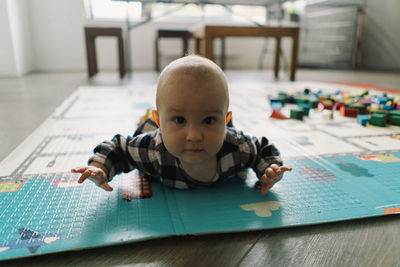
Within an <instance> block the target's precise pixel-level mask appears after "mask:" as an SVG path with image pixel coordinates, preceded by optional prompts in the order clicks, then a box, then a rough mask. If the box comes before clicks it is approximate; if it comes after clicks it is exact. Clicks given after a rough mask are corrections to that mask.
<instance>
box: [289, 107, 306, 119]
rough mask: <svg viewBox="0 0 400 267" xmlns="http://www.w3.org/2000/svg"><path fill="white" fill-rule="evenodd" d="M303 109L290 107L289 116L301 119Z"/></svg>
mask: <svg viewBox="0 0 400 267" xmlns="http://www.w3.org/2000/svg"><path fill="white" fill-rule="evenodd" d="M303 116H304V110H302V109H291V110H290V118H291V119H295V120H303Z"/></svg>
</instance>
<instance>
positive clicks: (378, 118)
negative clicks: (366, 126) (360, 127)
mask: <svg viewBox="0 0 400 267" xmlns="http://www.w3.org/2000/svg"><path fill="white" fill-rule="evenodd" d="M386 121H387V114H384V113H377V112H374V113H372V115H371V120H370V121H369V123H370V124H372V125H376V126H382V127H383V126H386Z"/></svg>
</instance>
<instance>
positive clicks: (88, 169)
mask: <svg viewBox="0 0 400 267" xmlns="http://www.w3.org/2000/svg"><path fill="white" fill-rule="evenodd" d="M71 172H74V173H81V174H82V175H81V177H79V180H78V183H80V184H81V183H83V182H84V181H85V180H86V179H88V178H89V180H91V181H93V182H94V183H95V184H96V185H97V186H99V187H101V188H103V189H104V190H106V191H113V188H112V187H111V186H110V185H109V184H108V178H107V174H106V173H105V172H104V170H103V169H101V168H99V167H95V166H84V167H77V168H73V169H72V170H71Z"/></svg>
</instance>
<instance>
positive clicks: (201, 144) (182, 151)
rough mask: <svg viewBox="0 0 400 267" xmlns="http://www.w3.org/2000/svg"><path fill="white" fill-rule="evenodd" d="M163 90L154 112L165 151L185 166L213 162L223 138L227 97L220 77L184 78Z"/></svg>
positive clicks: (174, 81) (181, 76)
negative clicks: (156, 114)
mask: <svg viewBox="0 0 400 267" xmlns="http://www.w3.org/2000/svg"><path fill="white" fill-rule="evenodd" d="M163 86H164V87H163V88H161V89H162V90H161V91H162V92H161V93H160V96H159V97H160V101H159V102H160V103H159V106H158V110H157V112H158V116H159V119H160V131H161V133H162V137H163V141H164V145H165V147H166V148H167V150H168V151H169V152H170V153H171V154H172V155H174V156H175V157H177V158H179V159H180V160H181V162H182V163H186V164H201V163H205V162H207V161H208V160H211V159H213V158H214V157H215V155H216V154H217V152H218V151H219V150H220V149H221V147H222V144H223V141H224V138H225V125H226V117H227V108H228V96H227V90H226V84H225V83H224V81H223V80H222V79H221V78H220V77H219V76H216V77H214V78H211V79H204V80H199V79H198V78H195V77H192V76H191V75H187V74H184V75H175V76H174V77H173V78H170V79H169V80H168V82H167V83H165V84H164V85H163Z"/></svg>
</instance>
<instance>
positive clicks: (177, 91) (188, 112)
mask: <svg viewBox="0 0 400 267" xmlns="http://www.w3.org/2000/svg"><path fill="white" fill-rule="evenodd" d="M228 107H229V93H228V84H227V80H226V77H225V74H224V72H223V71H222V70H221V69H220V68H219V67H218V66H217V65H216V64H215V63H213V62H212V61H211V60H208V59H205V58H202V57H200V56H195V55H191V56H186V57H183V58H180V59H177V60H175V61H173V62H172V63H170V64H169V65H168V66H167V67H165V69H164V70H163V71H162V73H161V74H160V77H159V80H158V85H157V93H156V108H157V109H156V110H154V111H153V112H152V117H153V120H147V121H146V122H145V123H144V124H143V125H142V126H141V127H139V129H138V130H137V131H136V133H135V135H134V136H133V137H132V136H128V137H127V138H125V137H123V136H121V135H116V136H114V138H113V139H112V140H111V141H104V142H102V143H101V144H99V145H98V146H97V147H96V148H95V149H94V155H93V156H92V157H91V158H90V159H89V166H84V167H78V168H74V169H72V170H71V171H72V172H75V173H81V176H80V178H79V180H78V183H83V182H84V181H85V180H86V179H88V178H89V179H90V180H92V181H93V182H95V183H96V185H98V186H100V187H102V188H103V189H104V190H107V191H112V190H113V188H112V187H111V186H110V185H109V181H111V179H112V178H113V176H114V175H116V174H119V173H121V172H129V171H131V170H133V169H138V170H139V171H140V172H142V173H144V175H145V176H146V177H147V178H149V179H150V180H157V181H159V182H161V183H163V184H165V185H167V186H171V187H175V188H180V189H186V188H193V187H208V186H213V185H216V184H220V183H222V182H223V181H225V180H227V179H229V178H231V177H232V176H234V175H235V174H237V173H238V172H240V171H241V170H243V169H247V168H252V169H253V170H254V171H255V173H256V175H257V177H258V178H259V183H260V184H261V193H262V194H265V193H266V192H267V191H268V189H269V188H271V187H272V186H273V185H274V183H276V182H277V181H278V180H280V179H281V178H282V176H283V173H284V172H285V171H290V170H292V169H291V168H289V167H285V166H282V160H281V158H280V153H279V151H278V150H277V149H276V148H275V146H273V145H272V144H270V143H269V142H268V139H267V138H265V137H262V138H256V137H250V136H247V135H245V134H243V133H242V132H238V131H236V130H234V129H233V128H230V127H227V126H226V124H227V123H228V122H229V121H230V118H231V114H232V113H231V112H230V111H228Z"/></svg>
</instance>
